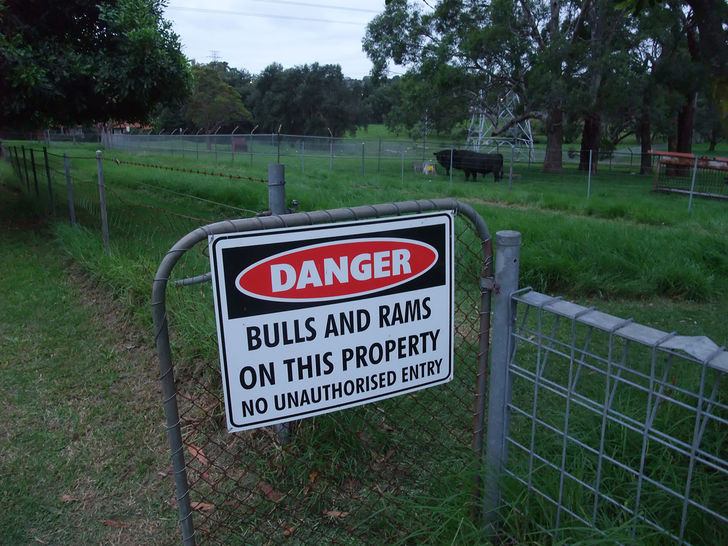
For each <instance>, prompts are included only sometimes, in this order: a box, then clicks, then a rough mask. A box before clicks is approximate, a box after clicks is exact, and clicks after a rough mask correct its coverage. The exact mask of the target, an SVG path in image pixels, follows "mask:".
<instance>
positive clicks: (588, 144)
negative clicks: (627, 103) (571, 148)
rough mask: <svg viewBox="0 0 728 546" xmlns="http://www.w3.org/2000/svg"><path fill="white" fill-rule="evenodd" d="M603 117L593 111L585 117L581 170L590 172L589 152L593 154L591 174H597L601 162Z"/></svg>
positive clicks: (580, 161) (580, 155) (580, 159)
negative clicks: (600, 140)
mask: <svg viewBox="0 0 728 546" xmlns="http://www.w3.org/2000/svg"><path fill="white" fill-rule="evenodd" d="M600 127H601V116H600V115H599V114H598V113H597V112H596V111H593V112H591V113H589V114H586V115H585V116H584V129H583V131H582V133H581V153H580V154H579V170H580V171H588V170H589V152H591V172H592V173H596V172H597V163H598V162H599V129H600Z"/></svg>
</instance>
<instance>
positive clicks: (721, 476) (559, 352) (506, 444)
mask: <svg viewBox="0 0 728 546" xmlns="http://www.w3.org/2000/svg"><path fill="white" fill-rule="evenodd" d="M512 304H513V305H514V306H515V314H514V315H513V323H512V325H513V329H512V334H511V345H510V351H509V358H508V360H507V370H508V375H507V381H506V384H505V385H501V387H502V388H504V389H505V388H508V394H507V397H508V400H507V418H506V420H505V423H504V428H503V429H501V430H500V433H501V434H500V438H499V439H500V442H501V444H500V446H499V448H498V449H500V453H501V455H502V457H501V460H500V464H501V468H500V470H501V472H502V482H501V483H500V484H499V488H500V489H499V490H498V493H500V494H502V497H501V498H502V499H503V501H504V502H505V504H506V505H508V507H509V509H512V510H515V511H516V512H518V513H520V514H521V517H522V518H523V520H522V522H521V528H522V529H524V530H525V531H526V533H527V534H531V535H532V536H535V537H540V538H537V540H553V539H557V540H567V541H569V542H572V541H579V540H588V539H590V538H596V537H606V538H607V539H608V540H610V541H614V542H625V543H634V542H635V541H636V542H638V543H645V542H647V543H665V542H673V541H674V542H677V543H683V544H724V543H725V540H726V538H727V537H728V459H727V458H726V449H725V446H726V445H727V444H726V440H728V392H726V387H725V384H724V385H723V386H722V388H721V386H720V382H721V379H723V376H724V375H725V374H726V372H728V352H726V351H725V350H724V349H723V348H719V347H717V346H716V345H715V344H714V343H713V342H712V341H710V340H709V339H707V338H704V337H698V338H693V337H685V336H679V335H676V334H674V333H673V334H670V333H666V332H662V331H659V330H656V329H653V328H649V327H647V326H643V325H640V324H636V323H634V322H633V321H631V320H623V319H620V318H618V317H614V316H611V315H608V314H605V313H602V312H599V311H597V310H595V309H593V308H586V307H582V306H580V305H576V304H573V303H569V302H566V301H563V300H561V299H560V298H553V297H550V296H546V295H543V294H540V293H537V292H534V291H530V290H529V289H526V290H524V291H521V292H517V293H516V294H515V295H514V296H513V298H512ZM496 305H497V303H496ZM495 328H496V326H495V325H494V331H495ZM493 355H494V357H495V347H494V350H493ZM493 366H495V364H493ZM496 388H497V387H496ZM492 390H493V386H491V392H492ZM489 426H490V422H489ZM497 432H498V431H495V430H493V431H491V430H490V429H489V431H488V434H489V446H490V441H491V438H490V435H491V433H493V434H497ZM506 512H509V510H506Z"/></svg>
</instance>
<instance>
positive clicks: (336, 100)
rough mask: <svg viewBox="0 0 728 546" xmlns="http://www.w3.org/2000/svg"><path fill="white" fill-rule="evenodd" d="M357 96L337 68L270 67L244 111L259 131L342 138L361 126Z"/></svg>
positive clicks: (356, 87)
mask: <svg viewBox="0 0 728 546" xmlns="http://www.w3.org/2000/svg"><path fill="white" fill-rule="evenodd" d="M362 94H363V87H362V83H361V82H359V81H353V80H348V79H345V78H344V76H343V74H342V72H341V67H340V66H339V65H319V64H318V63H314V64H312V65H304V66H297V67H295V68H288V69H284V68H283V67H282V66H281V65H279V64H272V65H270V66H268V67H267V68H265V70H263V72H261V73H260V74H259V75H258V76H257V78H256V79H255V83H254V86H253V90H252V92H251V95H250V103H249V106H250V108H251V110H252V111H253V113H254V115H255V119H256V122H257V123H259V124H260V128H261V131H264V132H272V133H275V132H277V131H278V128H279V127H281V130H282V131H283V132H285V133H288V134H299V135H322V136H329V134H332V135H333V136H342V135H344V134H345V133H346V132H347V131H354V130H356V128H357V127H358V126H361V125H364V124H365V107H364V103H363V100H362Z"/></svg>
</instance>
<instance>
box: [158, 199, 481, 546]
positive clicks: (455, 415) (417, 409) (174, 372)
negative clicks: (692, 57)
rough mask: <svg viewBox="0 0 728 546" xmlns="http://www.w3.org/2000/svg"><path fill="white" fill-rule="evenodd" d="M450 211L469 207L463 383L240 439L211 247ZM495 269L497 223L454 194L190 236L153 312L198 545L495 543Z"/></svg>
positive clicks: (459, 363) (179, 486)
mask: <svg viewBox="0 0 728 546" xmlns="http://www.w3.org/2000/svg"><path fill="white" fill-rule="evenodd" d="M447 210H449V211H454V212H455V213H456V216H455V228H454V238H455V241H454V245H455V263H454V270H455V273H454V283H455V286H454V293H455V300H454V301H455V309H454V363H453V366H454V369H455V372H454V378H453V380H452V381H451V382H449V383H447V384H445V385H441V386H437V387H433V388H430V389H425V390H420V391H417V392H414V393H410V394H407V395H404V396H399V397H396V398H389V399H385V400H380V401H377V402H374V403H371V404H367V405H363V406H358V407H354V408H351V409H346V410H344V411H338V412H334V413H328V414H325V415H320V416H316V417H312V418H308V419H305V420H301V421H296V422H292V423H288V424H286V425H284V426H280V425H279V426H277V427H276V426H271V427H264V428H258V429H254V430H248V431H244V432H236V433H233V434H230V433H228V432H227V430H226V427H225V411H224V404H223V393H222V385H221V375H220V374H221V372H220V363H219V358H218V347H217V342H216V335H215V334H216V328H215V319H214V312H213V305H212V301H210V300H211V298H210V293H209V290H208V289H206V288H203V289H200V287H199V286H198V283H200V282H204V281H207V280H209V279H210V275H209V274H206V275H199V276H197V277H193V276H192V273H190V272H196V273H199V271H200V269H201V268H203V267H209V260H208V257H207V256H206V255H205V253H206V251H207V246H206V245H204V244H203V245H199V244H198V243H200V242H206V241H207V239H208V236H210V235H213V234H220V233H237V232H244V231H253V230H266V229H274V228H281V227H293V226H306V225H316V224H328V223H334V222H341V221H351V220H362V219H373V218H382V217H392V216H400V215H407V214H412V213H422V212H434V211H447ZM173 269H176V270H177V272H178V275H180V278H179V280H176V281H174V280H173V279H172V270H173ZM492 269H493V257H492V245H491V237H490V233H489V231H488V227H487V226H486V224H485V222H484V221H483V219H482V218H481V217H480V216H479V215H478V213H477V212H475V210H474V209H472V207H470V206H468V205H466V204H463V203H460V202H458V201H456V200H453V199H439V200H431V201H430V200H420V201H408V202H401V203H390V204H383V205H374V206H362V207H355V208H346V209H336V210H330V211H317V212H312V213H296V214H289V215H284V216H268V217H259V218H251V219H241V220H231V221H224V222H219V223H215V224H210V225H207V226H205V227H202V228H199V229H197V230H195V231H193V232H191V233H189V234H188V235H186V236H185V237H183V238H182V239H180V240H179V242H178V243H177V244H176V245H175V246H174V247H173V248H172V249H171V250H170V251H169V252H168V253H167V255H166V256H165V258H164V259H163V260H162V263H161V264H160V266H159V269H158V271H157V274H156V277H155V279H154V285H153V292H152V306H153V315H154V325H155V338H156V343H157V351H158V356H159V361H160V363H159V364H160V373H161V381H162V390H163V397H164V412H165V417H166V420H167V427H168V436H169V444H170V450H171V455H172V466H173V473H174V480H175V485H176V496H177V503H178V508H179V515H180V522H181V527H182V537H183V541H184V543H185V544H195V543H198V542H199V543H226V544H230V543H240V544H242V543H245V544H257V543H278V542H281V541H283V540H292V541H294V542H295V543H334V544H337V543H340V544H366V543H383V542H386V543H397V542H411V541H416V542H432V543H439V542H442V541H444V540H447V541H451V540H453V539H454V538H455V537H458V540H463V539H464V540H465V541H466V542H468V540H467V537H468V536H469V534H470V536H471V537H473V538H472V540H477V537H480V538H482V536H480V535H479V533H481V532H482V521H481V515H482V490H483V487H482V480H481V476H482V473H483V457H482V451H483V443H484V438H483V433H484V416H485V389H486V366H487V358H488V338H489V330H490V295H491V287H492ZM185 277H188V278H185ZM170 281H171V284H172V285H173V288H172V289H171V290H169V294H168V293H167V292H168V290H167V287H168V285H169V284H170ZM183 287H184V288H183ZM168 301H169V303H170V307H169V309H168V307H167V302H168ZM435 312H437V311H436V310H435ZM170 316H171V322H172V323H173V325H174V328H173V331H172V335H171V337H170V333H169V330H168V318H169V317H170ZM170 340H171V341H172V344H173V345H174V346H175V351H174V352H175V353H176V359H175V362H174V363H173V360H172V349H171V345H170ZM284 433H285V434H284Z"/></svg>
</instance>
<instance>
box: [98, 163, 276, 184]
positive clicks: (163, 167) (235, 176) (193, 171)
mask: <svg viewBox="0 0 728 546" xmlns="http://www.w3.org/2000/svg"><path fill="white" fill-rule="evenodd" d="M104 161H113V162H114V163H116V164H117V165H132V166H134V167H145V168H150V169H161V170H165V171H175V172H181V173H187V174H200V175H204V176H219V177H221V178H230V179H231V180H233V179H234V180H250V181H251V182H262V183H263V184H267V183H268V181H267V180H265V179H263V178H252V177H250V176H242V175H239V174H230V173H217V172H213V171H204V170H202V171H201V170H199V169H183V168H180V167H168V166H166V165H155V164H153V163H139V162H136V161H121V160H119V159H113V158H109V157H105V158H104Z"/></svg>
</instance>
